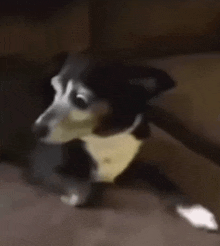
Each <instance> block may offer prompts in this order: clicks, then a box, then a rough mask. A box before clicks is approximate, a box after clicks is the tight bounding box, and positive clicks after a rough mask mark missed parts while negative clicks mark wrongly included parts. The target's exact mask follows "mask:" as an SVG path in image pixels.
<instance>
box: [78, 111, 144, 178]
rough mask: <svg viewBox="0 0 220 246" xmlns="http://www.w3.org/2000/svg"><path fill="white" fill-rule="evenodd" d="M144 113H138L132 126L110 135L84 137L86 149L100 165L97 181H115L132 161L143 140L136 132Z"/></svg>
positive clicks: (96, 175) (96, 176)
mask: <svg viewBox="0 0 220 246" xmlns="http://www.w3.org/2000/svg"><path fill="white" fill-rule="evenodd" d="M141 122H142V115H141V114H140V115H137V116H136V118H135V120H134V123H133V124H132V126H131V127H129V128H128V129H126V130H125V131H123V132H121V133H119V134H115V135H112V136H108V137H101V136H97V135H89V136H86V137H83V138H82V140H83V141H85V143H86V149H87V150H88V152H89V153H90V154H91V156H92V157H93V159H94V160H95V161H96V163H97V165H98V168H97V170H98V172H97V173H96V174H95V179H96V181H105V182H113V181H114V178H116V177H117V176H118V175H119V174H120V173H121V172H123V171H124V170H125V169H126V168H127V167H128V165H129V164H130V163H131V162H132V160H133V158H134V157H135V155H136V154H137V153H138V150H139V148H140V146H141V144H142V142H143V139H140V138H137V137H136V136H135V134H134V132H135V131H136V130H137V129H138V127H140V125H141Z"/></svg>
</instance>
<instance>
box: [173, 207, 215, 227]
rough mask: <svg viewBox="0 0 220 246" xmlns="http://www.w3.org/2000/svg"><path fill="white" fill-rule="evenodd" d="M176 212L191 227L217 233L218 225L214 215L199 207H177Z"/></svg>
mask: <svg viewBox="0 0 220 246" xmlns="http://www.w3.org/2000/svg"><path fill="white" fill-rule="evenodd" d="M176 212H177V213H178V214H179V215H180V216H181V217H182V218H184V219H185V220H187V221H188V222H189V223H190V224H191V225H192V226H194V227H196V228H198V229H205V230H208V231H218V229H219V225H218V223H217V221H216V219H215V216H214V214H212V213H211V212H210V211H209V210H207V209H206V208H204V207H203V206H201V205H198V204H197V205H193V206H190V207H189V206H183V205H178V206H177V207H176Z"/></svg>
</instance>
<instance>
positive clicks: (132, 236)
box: [0, 164, 220, 246]
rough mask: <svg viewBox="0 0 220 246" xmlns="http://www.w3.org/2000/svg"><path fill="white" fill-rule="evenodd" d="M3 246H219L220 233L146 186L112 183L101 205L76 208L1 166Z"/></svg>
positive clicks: (15, 170) (18, 173)
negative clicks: (193, 222) (177, 212)
mask: <svg viewBox="0 0 220 246" xmlns="http://www.w3.org/2000/svg"><path fill="white" fill-rule="evenodd" d="M0 184H1V185H0V245H1V246H47V245H48V246H49V245H53V246H61V245H65V246H72V245H74V246H81V245H82V246H87V245H88V246H125V245H126V246H134V245H138V246H142V245H143V246H146V245H149V246H162V245H163V246H168V245H169V246H177V245H178V246H188V245H190V246H217V245H220V236H219V235H218V234H213V233H207V232H205V231H199V230H197V229H195V228H192V227H191V226H190V225H189V224H187V223H186V222H185V221H183V220H182V219H180V218H178V217H175V216H173V215H171V214H169V213H168V212H167V211H166V208H165V206H164V204H163V203H162V202H161V200H160V199H159V197H156V196H155V195H153V194H151V193H150V192H148V191H144V190H131V189H128V188H127V189H125V188H115V187H109V188H107V189H106V191H105V194H104V198H103V205H102V206H101V207H99V208H98V209H95V208H93V209H92V208H90V209H76V208H72V207H69V206H67V205H64V204H62V203H61V202H60V200H59V198H58V197H55V196H50V195H47V194H43V193H42V192H40V191H38V190H36V189H35V188H33V187H29V186H27V185H26V184H24V183H23V182H22V180H21V175H20V172H19V170H17V169H16V168H14V167H11V166H9V165H5V164H2V165H1V166H0Z"/></svg>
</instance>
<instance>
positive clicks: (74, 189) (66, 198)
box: [60, 181, 92, 207]
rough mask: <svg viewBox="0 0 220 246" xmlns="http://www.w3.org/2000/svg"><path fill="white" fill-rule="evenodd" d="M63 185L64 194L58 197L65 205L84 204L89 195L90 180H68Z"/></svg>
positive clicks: (90, 189)
mask: <svg viewBox="0 0 220 246" xmlns="http://www.w3.org/2000/svg"><path fill="white" fill-rule="evenodd" d="M65 187H66V188H65V190H66V192H65V195H62V196H61V198H60V199H61V201H62V202H63V203H64V204H66V205H70V206H75V207H78V206H84V205H85V204H86V203H87V202H88V200H89V198H90V196H91V192H92V188H91V184H90V182H83V181H81V182H80V181H77V182H76V181H75V182H68V183H67V184H66V186H65Z"/></svg>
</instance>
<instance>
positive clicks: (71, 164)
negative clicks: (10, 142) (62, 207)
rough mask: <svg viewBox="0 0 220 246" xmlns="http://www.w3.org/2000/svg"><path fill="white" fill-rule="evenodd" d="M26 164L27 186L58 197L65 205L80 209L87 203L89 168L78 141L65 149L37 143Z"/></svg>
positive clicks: (64, 147)
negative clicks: (29, 184)
mask: <svg viewBox="0 0 220 246" xmlns="http://www.w3.org/2000/svg"><path fill="white" fill-rule="evenodd" d="M29 160H30V170H29V173H28V180H29V182H31V183H34V184H37V185H38V186H40V187H41V188H43V189H46V190H47V191H50V192H53V193H56V194H59V195H61V200H62V201H63V202H64V203H66V204H69V205H72V206H79V205H84V204H85V203H86V202H87V200H88V198H89V197H90V194H91V190H92V180H91V172H92V168H91V160H90V158H89V156H87V155H86V152H85V151H84V150H83V145H82V143H81V142H80V141H75V142H74V143H68V144H65V145H51V144H44V143H41V142H39V143H37V145H36V147H35V149H34V151H32V153H31V155H30V159H29Z"/></svg>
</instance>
